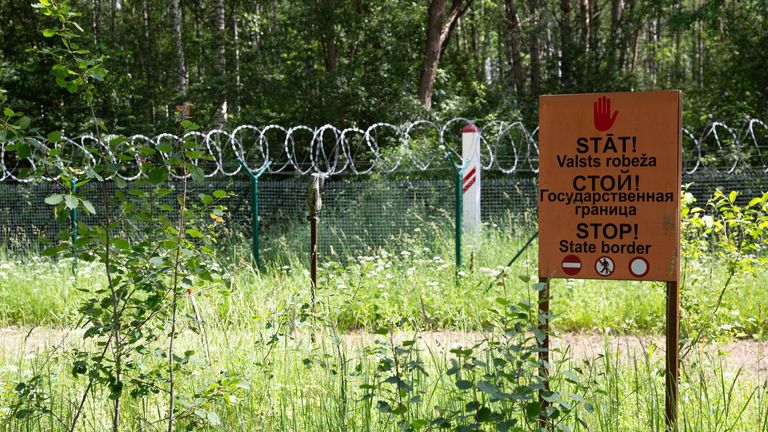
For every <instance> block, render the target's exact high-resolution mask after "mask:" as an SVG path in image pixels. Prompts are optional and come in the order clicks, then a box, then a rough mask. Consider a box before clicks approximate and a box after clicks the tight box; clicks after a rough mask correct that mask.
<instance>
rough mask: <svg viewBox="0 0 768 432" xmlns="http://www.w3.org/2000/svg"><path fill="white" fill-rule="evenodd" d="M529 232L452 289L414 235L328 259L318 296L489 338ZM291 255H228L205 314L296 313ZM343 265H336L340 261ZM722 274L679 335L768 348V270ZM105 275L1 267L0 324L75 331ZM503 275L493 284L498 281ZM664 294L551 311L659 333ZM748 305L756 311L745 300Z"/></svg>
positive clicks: (596, 288)
mask: <svg viewBox="0 0 768 432" xmlns="http://www.w3.org/2000/svg"><path fill="white" fill-rule="evenodd" d="M529 235H530V234H529V233H528V232H509V233H507V232H503V231H501V230H488V232H486V234H485V235H484V238H483V239H482V241H481V242H479V244H480V245H479V246H473V245H472V244H473V242H472V241H471V240H470V241H469V242H468V243H467V244H468V245H467V246H466V247H465V248H464V255H465V258H464V261H465V263H466V264H465V267H464V269H463V270H462V275H463V276H462V277H461V282H460V283H459V284H457V283H456V278H455V271H454V266H453V259H454V258H453V244H452V242H451V241H450V239H445V238H438V239H437V240H434V239H433V240H432V246H431V247H429V248H425V247H423V246H422V244H423V242H422V241H421V240H420V239H419V238H415V237H403V238H401V239H399V240H398V241H396V242H393V245H392V246H391V247H388V248H382V249H379V250H377V251H371V252H370V253H368V254H366V255H361V256H354V257H347V258H346V259H340V258H339V257H325V259H324V260H323V262H322V263H321V268H320V272H319V273H320V276H319V283H318V289H319V297H320V299H321V301H323V302H324V303H327V305H328V310H329V314H330V316H331V319H332V320H333V322H334V323H335V325H337V326H338V328H339V329H340V331H352V330H364V331H373V330H375V329H377V328H379V327H381V326H383V325H392V324H393V323H401V324H400V326H406V327H409V328H418V329H421V330H440V329H458V330H464V331H472V330H480V329H483V328H484V327H485V325H486V323H487V321H488V317H489V309H490V307H491V306H492V305H493V304H494V303H495V300H496V299H497V298H505V299H509V300H513V301H516V300H520V299H528V295H529V294H528V293H529V288H530V286H531V285H532V283H534V282H535V281H536V279H535V276H536V243H535V242H534V243H533V244H531V246H530V247H529V248H528V249H526V251H525V252H524V253H523V254H522V255H521V256H520V258H519V259H518V260H517V261H516V262H515V263H514V264H513V265H512V266H511V268H506V267H504V264H506V262H507V261H508V260H509V259H510V258H511V256H513V255H514V254H515V253H516V252H517V251H518V250H520V249H521V247H522V245H523V244H524V243H525V241H526V240H527V239H528V237H529ZM291 250H292V249H291V248H290V247H288V248H286V249H283V251H282V252H283V253H282V254H279V255H277V256H276V257H275V258H273V259H271V260H270V261H269V262H268V263H267V264H266V268H264V269H263V270H262V271H254V269H253V268H252V266H251V265H250V262H249V255H250V252H249V250H248V249H247V248H245V247H243V246H241V245H240V244H236V245H229V246H227V247H226V250H224V251H222V255H223V256H224V257H225V258H224V261H226V263H227V267H228V268H229V269H230V272H231V274H232V278H233V285H232V289H231V290H229V291H228V292H225V293H218V292H210V293H205V292H204V293H199V294H200V295H201V297H202V298H201V300H200V301H201V307H202V309H203V311H204V313H207V314H208V315H210V316H212V318H214V319H216V320H220V321H221V322H222V323H223V324H225V325H231V326H233V327H237V326H241V325H243V324H244V323H248V322H251V321H253V320H262V319H264V318H265V317H266V316H268V315H269V314H272V313H273V312H274V304H276V303H279V304H283V305H288V306H285V307H288V308H291V307H292V308H294V309H296V308H298V307H300V306H301V305H302V304H304V303H306V302H308V301H309V300H308V299H309V285H310V283H309V270H308V263H307V262H306V259H305V257H303V256H301V255H299V254H296V253H293V252H291ZM334 258H335V259H334ZM724 267H725V266H724V264H722V263H717V262H697V263H690V262H689V263H686V264H685V266H684V278H685V279H684V283H683V284H682V287H681V293H682V294H681V295H682V298H683V307H684V310H683V332H685V330H686V328H685V326H686V323H687V322H701V321H705V322H706V323H708V324H709V325H711V326H712V327H713V328H717V329H718V332H719V333H721V334H723V335H731V336H733V337H738V338H744V337H749V338H755V339H764V338H766V337H767V336H768V290H765V289H764V287H765V286H768V271H767V269H766V268H758V269H757V270H756V271H755V272H754V273H752V274H746V273H745V274H739V275H737V276H736V277H734V278H733V279H732V282H731V284H730V286H729V288H728V289H727V290H726V291H725V292H724V294H723V298H722V301H721V306H720V308H719V309H718V310H717V313H715V314H712V310H713V305H714V304H716V303H717V300H718V297H719V294H720V287H722V286H723V284H724V283H725V282H724V281H725V279H726V272H725V268H724ZM100 272H101V269H100V268H99V267H98V266H93V265H88V264H86V263H80V264H79V270H78V273H77V277H76V278H75V277H73V276H72V272H71V261H69V260H61V261H58V262H54V261H51V260H49V259H46V258H41V257H38V256H34V255H33V256H21V257H13V256H8V255H6V256H4V257H1V258H0V325H2V326H12V325H23V326H38V325H40V326H54V327H57V326H58V327H63V326H69V325H71V324H72V323H73V322H74V321H75V320H76V319H77V315H78V313H77V305H78V302H79V300H81V299H82V298H83V297H84V293H83V292H82V291H80V290H79V289H78V288H83V287H87V288H92V287H94V286H99V285H102V284H103V283H104V280H103V278H102V277H101V273H100ZM501 272H504V275H505V276H506V277H503V278H500V279H498V280H497V279H496V277H497V276H498V275H499V273H501ZM664 295H665V294H664V286H663V284H661V283H649V282H631V281H597V280H578V279H574V280H556V281H554V282H553V284H552V299H553V300H552V308H553V311H554V312H555V313H556V314H557V316H558V319H557V322H556V325H557V327H558V328H559V329H560V330H562V331H587V332H607V333H619V334H645V333H662V332H663V330H664V304H665V297H664ZM744 298H749V299H750V301H748V302H745V301H743V299H744Z"/></svg>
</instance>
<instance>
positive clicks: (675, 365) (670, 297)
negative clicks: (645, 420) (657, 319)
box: [664, 281, 680, 432]
mask: <svg viewBox="0 0 768 432" xmlns="http://www.w3.org/2000/svg"><path fill="white" fill-rule="evenodd" d="M679 341H680V289H679V286H678V283H677V281H673V282H667V364H666V367H667V368H666V369H667V373H666V386H665V387H666V398H665V399H666V406H665V408H666V409H665V412H664V420H665V424H666V429H667V431H668V432H676V431H677V404H678V381H679V376H680V375H679V367H680V353H679Z"/></svg>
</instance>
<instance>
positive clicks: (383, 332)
mask: <svg viewBox="0 0 768 432" xmlns="http://www.w3.org/2000/svg"><path fill="white" fill-rule="evenodd" d="M373 333H374V334H377V335H382V336H386V335H388V334H389V327H379V328H377V329H376V331H375V332H373Z"/></svg>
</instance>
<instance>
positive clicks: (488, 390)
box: [477, 381, 499, 396]
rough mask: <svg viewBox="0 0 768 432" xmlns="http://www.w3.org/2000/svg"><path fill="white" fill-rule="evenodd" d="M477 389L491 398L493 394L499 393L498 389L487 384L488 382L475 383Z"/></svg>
mask: <svg viewBox="0 0 768 432" xmlns="http://www.w3.org/2000/svg"><path fill="white" fill-rule="evenodd" d="M477 389H478V390H480V391H482V392H485V393H488V394H489V395H491V396H493V395H494V394H496V393H498V392H499V389H498V387H496V386H495V385H493V384H491V383H489V382H488V381H480V382H478V383H477Z"/></svg>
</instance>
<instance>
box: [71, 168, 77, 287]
mask: <svg viewBox="0 0 768 432" xmlns="http://www.w3.org/2000/svg"><path fill="white" fill-rule="evenodd" d="M70 185H71V186H72V190H71V191H70V193H71V194H72V195H75V193H76V192H77V179H75V178H73V179H72V180H71V183H70ZM69 220H70V224H71V226H70V229H71V231H72V274H73V275H74V276H77V207H75V208H73V209H71V210H70V211H69Z"/></svg>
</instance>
